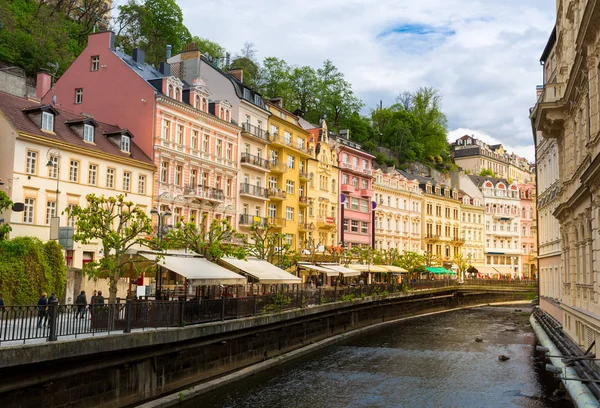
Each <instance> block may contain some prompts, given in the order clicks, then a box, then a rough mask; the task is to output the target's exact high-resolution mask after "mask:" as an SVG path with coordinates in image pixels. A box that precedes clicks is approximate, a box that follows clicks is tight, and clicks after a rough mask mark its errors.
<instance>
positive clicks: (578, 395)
mask: <svg viewBox="0 0 600 408" xmlns="http://www.w3.org/2000/svg"><path fill="white" fill-rule="evenodd" d="M529 323H531V327H533V330H534V331H535V335H536V336H537V338H538V341H539V342H540V343H541V345H542V346H544V347H547V348H548V350H549V353H548V354H550V355H554V356H559V355H561V352H560V350H558V349H557V348H556V346H555V345H554V343H553V342H552V340H550V337H548V335H547V334H546V332H545V331H544V329H543V328H542V327H541V325H540V324H539V323H538V321H537V319H536V318H535V315H533V314H532V315H531V317H530V318H529ZM548 358H549V359H550V361H552V364H553V365H554V366H556V367H560V368H562V370H563V376H564V377H566V378H579V376H578V374H577V372H576V371H575V369H573V368H572V367H568V366H565V365H564V364H563V362H562V361H561V358H559V357H548ZM561 381H562V382H563V384H564V385H565V388H566V389H567V391H568V392H569V395H570V396H571V398H572V399H573V401H575V406H577V408H600V403H599V402H598V400H597V399H596V397H594V395H593V394H592V392H591V391H590V390H589V388H588V387H587V386H585V385H584V384H583V383H582V382H581V381H576V380H564V379H562V377H561ZM582 381H584V380H582Z"/></svg>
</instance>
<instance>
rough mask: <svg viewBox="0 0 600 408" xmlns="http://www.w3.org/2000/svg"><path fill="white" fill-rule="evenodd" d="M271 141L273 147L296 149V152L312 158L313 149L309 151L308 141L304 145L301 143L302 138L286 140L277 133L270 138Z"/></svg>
mask: <svg viewBox="0 0 600 408" xmlns="http://www.w3.org/2000/svg"><path fill="white" fill-rule="evenodd" d="M269 140H270V141H271V143H272V144H273V145H278V146H285V147H289V148H292V149H294V150H295V151H296V152H298V153H300V154H301V155H303V156H305V158H308V157H311V156H312V149H309V148H308V147H307V145H306V141H304V143H302V142H300V141H301V140H302V139H300V138H293V137H289V138H285V137H284V136H282V135H280V134H278V133H275V134H273V135H270V136H269Z"/></svg>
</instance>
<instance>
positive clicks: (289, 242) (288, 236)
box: [284, 234, 294, 247]
mask: <svg viewBox="0 0 600 408" xmlns="http://www.w3.org/2000/svg"><path fill="white" fill-rule="evenodd" d="M284 242H285V244H286V245H287V246H289V247H291V246H292V245H294V235H292V234H285V235H284Z"/></svg>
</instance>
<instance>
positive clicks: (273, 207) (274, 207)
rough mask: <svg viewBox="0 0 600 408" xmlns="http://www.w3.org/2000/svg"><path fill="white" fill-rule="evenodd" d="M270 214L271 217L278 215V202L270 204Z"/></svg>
mask: <svg viewBox="0 0 600 408" xmlns="http://www.w3.org/2000/svg"><path fill="white" fill-rule="evenodd" d="M268 215H269V217H271V218H275V217H277V205H276V204H269V207H268Z"/></svg>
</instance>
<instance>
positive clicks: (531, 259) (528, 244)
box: [519, 184, 538, 279]
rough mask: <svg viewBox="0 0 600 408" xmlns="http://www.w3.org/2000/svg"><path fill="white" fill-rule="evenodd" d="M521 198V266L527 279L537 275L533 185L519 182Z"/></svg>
mask: <svg viewBox="0 0 600 408" xmlns="http://www.w3.org/2000/svg"><path fill="white" fill-rule="evenodd" d="M519 196H520V198H521V249H522V251H523V253H522V255H521V267H522V274H523V276H525V277H526V278H527V279H535V278H536V277H537V274H538V273H537V232H536V229H537V228H536V224H537V223H536V219H537V217H536V211H535V196H536V194H535V185H533V184H520V185H519Z"/></svg>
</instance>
